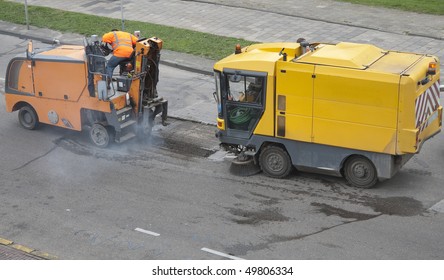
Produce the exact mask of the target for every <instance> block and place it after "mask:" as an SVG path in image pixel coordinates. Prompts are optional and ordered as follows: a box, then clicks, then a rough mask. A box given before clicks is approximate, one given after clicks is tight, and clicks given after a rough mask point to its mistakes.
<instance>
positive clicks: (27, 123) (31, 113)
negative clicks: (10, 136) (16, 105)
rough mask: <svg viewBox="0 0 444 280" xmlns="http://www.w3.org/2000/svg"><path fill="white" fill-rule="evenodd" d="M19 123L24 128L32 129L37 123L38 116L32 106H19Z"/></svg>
mask: <svg viewBox="0 0 444 280" xmlns="http://www.w3.org/2000/svg"><path fill="white" fill-rule="evenodd" d="M18 118H19V122H20V125H21V126H23V127H24V128H26V129H29V130H33V129H35V128H36V127H37V125H38V124H39V117H38V116H37V113H36V112H35V110H34V108H32V107H31V106H29V105H26V106H23V107H22V108H20V110H19V113H18Z"/></svg>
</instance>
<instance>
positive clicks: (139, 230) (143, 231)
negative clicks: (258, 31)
mask: <svg viewBox="0 0 444 280" xmlns="http://www.w3.org/2000/svg"><path fill="white" fill-rule="evenodd" d="M134 230H135V231H138V232H142V233H146V234H149V235H152V236H160V234H159V233H156V232H153V231H149V230H146V229H142V228H136V229H134Z"/></svg>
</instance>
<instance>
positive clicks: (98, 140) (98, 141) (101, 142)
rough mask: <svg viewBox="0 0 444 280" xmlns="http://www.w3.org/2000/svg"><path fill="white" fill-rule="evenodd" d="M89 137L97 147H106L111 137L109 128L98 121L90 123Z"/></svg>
mask: <svg viewBox="0 0 444 280" xmlns="http://www.w3.org/2000/svg"><path fill="white" fill-rule="evenodd" d="M89 137H90V138H91V141H92V142H93V144H94V145H96V146H97V147H99V148H106V147H107V146H108V145H109V143H110V142H111V139H112V133H111V130H110V129H109V128H107V127H105V126H104V125H102V124H100V123H95V124H93V125H92V127H91V129H90V131H89Z"/></svg>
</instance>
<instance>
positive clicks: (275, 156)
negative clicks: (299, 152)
mask: <svg viewBox="0 0 444 280" xmlns="http://www.w3.org/2000/svg"><path fill="white" fill-rule="evenodd" d="M259 164H260V166H261V169H262V171H263V172H264V173H265V175H267V176H269V177H272V178H285V177H287V176H288V175H289V174H290V172H291V170H292V169H293V165H292V163H291V159H290V156H289V155H288V153H287V151H285V150H284V149H283V148H281V147H278V146H274V145H270V146H266V147H265V148H263V150H262V151H261V153H260V156H259Z"/></svg>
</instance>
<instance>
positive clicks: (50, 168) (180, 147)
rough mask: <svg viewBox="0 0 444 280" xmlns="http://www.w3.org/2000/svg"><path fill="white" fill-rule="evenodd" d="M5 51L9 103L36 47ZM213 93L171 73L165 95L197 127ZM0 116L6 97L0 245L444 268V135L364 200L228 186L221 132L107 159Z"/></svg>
mask: <svg viewBox="0 0 444 280" xmlns="http://www.w3.org/2000/svg"><path fill="white" fill-rule="evenodd" d="M2 42H3V43H2V45H1V46H0V86H1V88H0V89H1V92H2V93H3V91H4V76H5V70H6V65H7V62H8V61H9V60H10V59H11V57H13V56H14V55H15V54H17V53H20V52H23V51H24V50H25V46H26V42H25V41H23V40H21V39H18V38H14V37H9V36H2ZM184 83H186V84H184ZM211 83H212V78H211V77H205V76H203V75H199V74H193V73H188V72H184V71H182V70H178V69H174V68H168V67H165V66H164V67H162V69H161V82H160V84H159V93H160V94H161V95H163V96H165V97H167V98H168V99H169V100H170V105H171V107H170V112H171V114H174V112H176V113H178V112H180V113H181V114H182V115H186V114H189V115H190V118H194V116H195V114H196V113H199V112H202V115H207V114H208V113H209V112H211V110H212V108H210V106H209V105H208V104H212V103H211V102H207V98H210V97H211V95H210V94H208V93H211V92H212V90H213V89H212V84H211ZM207 90H208V92H205V93H202V92H201V91H207ZM441 99H442V98H441ZM193 100H194V101H193ZM4 108H5V105H4V98H3V96H1V98H0V178H1V179H0V237H3V238H6V239H9V240H13V241H15V242H17V243H20V244H25V245H27V246H29V247H32V248H35V249H38V250H41V251H44V252H47V253H50V254H52V255H55V256H57V257H59V258H60V259H131V260H132V259H226V258H242V259H443V258H444V242H443V240H444V214H443V213H442V212H444V206H443V204H444V203H443V202H442V200H443V198H444V192H443V183H442V182H443V179H444V168H443V166H444V133H441V134H439V135H437V136H436V137H434V138H433V139H431V140H429V141H428V142H427V143H426V144H425V145H424V147H423V150H422V151H421V154H419V155H416V156H415V157H414V158H413V159H412V160H411V161H410V162H409V163H408V164H407V165H406V166H405V167H404V168H403V169H402V170H401V171H400V172H399V173H398V174H397V175H396V176H395V177H394V178H392V179H391V180H389V181H385V182H382V183H380V184H379V185H378V187H377V188H375V189H371V190H361V189H356V188H353V187H351V186H349V185H347V183H346V182H345V180H344V179H342V178H335V177H329V176H320V175H314V174H309V173H299V172H295V173H293V174H292V175H291V176H290V177H289V178H288V179H285V180H277V179H271V178H268V177H265V176H264V175H263V174H258V175H255V176H251V177H238V176H234V175H231V174H230V173H229V162H228V161H226V160H225V161H224V160H221V159H220V152H218V146H217V145H218V143H217V139H215V138H214V131H215V128H214V126H212V125H204V124H199V123H196V122H190V121H181V120H174V119H173V120H170V125H169V126H167V127H160V126H158V127H156V129H155V130H154V135H153V138H152V141H151V143H148V144H141V143H139V142H137V141H130V142H126V143H124V144H121V145H113V146H112V147H111V148H110V149H98V148H95V147H93V146H92V144H90V143H89V141H88V137H87V136H86V133H78V132H72V131H68V130H64V129H59V128H54V127H51V126H44V125H42V126H41V127H40V128H39V129H38V130H36V131H28V130H25V129H23V128H21V127H20V125H19V123H18V120H17V113H16V112H15V113H6V112H5V109H4ZM200 110H201V111H200ZM214 111H215V108H214ZM215 252H216V253H215ZM217 252H219V253H220V254H219V253H217Z"/></svg>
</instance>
